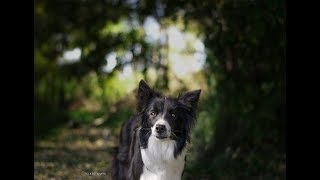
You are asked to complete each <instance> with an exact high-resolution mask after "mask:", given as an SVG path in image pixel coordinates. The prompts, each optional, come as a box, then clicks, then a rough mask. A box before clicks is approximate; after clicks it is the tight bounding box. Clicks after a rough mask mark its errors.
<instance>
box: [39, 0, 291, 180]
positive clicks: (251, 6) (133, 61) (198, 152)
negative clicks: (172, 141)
mask: <svg viewBox="0 0 320 180" xmlns="http://www.w3.org/2000/svg"><path fill="white" fill-rule="evenodd" d="M34 7H35V8H34V70H35V72H34V74H35V76H34V117H35V118H34V140H35V146H34V169H35V171H34V176H35V179H50V178H51V179H81V178H83V179H110V175H111V169H110V164H111V157H112V153H113V149H114V147H115V146H116V145H117V141H118V137H119V131H120V127H121V124H122V123H123V122H124V121H125V120H127V119H128V117H129V116H130V115H132V114H133V113H134V111H135V93H136V88H137V85H138V82H139V81H140V79H144V80H146V81H147V82H148V83H149V85H151V86H152V87H154V88H156V89H158V90H161V91H163V92H164V93H165V94H171V95H178V93H180V92H182V91H187V90H194V89H198V88H201V89H202V94H201V99H200V102H199V110H198V120H197V123H196V125H195V127H194V129H193V132H192V143H191V146H190V149H189V154H188V159H187V165H186V169H185V172H184V176H183V179H194V178H197V179H217V180H219V179H222V180H224V179H231V180H233V179H272V180H276V179H281V180H283V179H286V145H285V142H286V140H285V131H286V130H285V129H286V128H285V126H286V125H285V124H286V117H285V105H286V93H285V90H286V79H285V78H286V76H285V64H286V56H285V48H286V39H285V34H286V32H285V23H286V9H285V1H284V0H201V1H200V0H185V1H182V0H170V1H169V0H154V1H148V0H96V1H92V0H55V1H49V0H37V1H35V2H34ZM90 173H92V174H90Z"/></svg>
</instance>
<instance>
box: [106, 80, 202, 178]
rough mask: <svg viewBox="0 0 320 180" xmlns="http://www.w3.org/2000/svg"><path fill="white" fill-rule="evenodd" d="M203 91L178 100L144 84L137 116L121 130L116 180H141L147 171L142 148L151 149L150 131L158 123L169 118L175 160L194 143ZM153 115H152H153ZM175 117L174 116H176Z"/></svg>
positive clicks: (141, 84)
mask: <svg viewBox="0 0 320 180" xmlns="http://www.w3.org/2000/svg"><path fill="white" fill-rule="evenodd" d="M200 92H201V90H196V91H192V92H187V93H183V94H181V95H179V97H177V98H171V97H165V96H163V95H162V94H161V93H160V92H157V91H154V90H152V89H151V88H150V87H149V86H148V85H147V84H146V83H145V82H144V81H143V80H141V81H140V83H139V88H138V93H137V113H136V114H135V115H133V116H132V117H130V119H129V120H128V121H127V122H125V123H124V124H123V126H122V128H121V134H120V141H119V146H118V148H116V153H115V156H114V160H113V169H112V177H113V179H114V180H137V179H139V178H140V175H141V173H142V171H143V166H144V165H143V161H142V157H141V151H140V149H141V148H147V147H148V139H149V137H150V135H151V133H150V131H151V130H150V129H151V127H152V126H153V125H154V123H155V121H157V119H158V115H159V116H160V115H162V117H163V116H165V119H166V121H167V122H168V123H169V125H170V127H171V128H172V134H173V135H171V136H170V139H172V140H175V142H176V148H175V149H174V157H177V155H179V153H181V151H182V150H183V149H184V148H185V146H186V143H187V142H188V141H190V135H189V133H190V128H191V127H192V125H193V124H194V121H195V119H196V107H197V102H198V99H199V96H200ZM150 114H152V115H150ZM173 114H174V115H173Z"/></svg>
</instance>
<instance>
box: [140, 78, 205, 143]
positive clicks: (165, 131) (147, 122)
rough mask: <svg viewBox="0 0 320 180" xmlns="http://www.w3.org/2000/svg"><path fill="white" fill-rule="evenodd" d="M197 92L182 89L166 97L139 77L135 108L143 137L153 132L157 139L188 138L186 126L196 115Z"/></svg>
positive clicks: (188, 128)
mask: <svg viewBox="0 0 320 180" xmlns="http://www.w3.org/2000/svg"><path fill="white" fill-rule="evenodd" d="M200 92H201V90H195V91H190V92H185V93H182V94H180V95H179V96H178V97H176V98H173V97H166V96H163V95H162V94H161V93H159V92H156V91H154V90H152V89H151V88H150V87H149V86H148V85H147V84H146V82H144V81H143V80H141V81H140V83H139V88H138V94H137V100H138V104H137V111H138V113H139V114H140V115H141V132H142V135H143V136H144V137H143V138H145V136H147V137H149V136H155V137H156V138H158V139H159V140H163V139H173V140H177V141H181V142H182V141H186V140H188V139H189V132H190V128H191V127H192V125H193V123H194V121H195V119H196V109H197V103H198V100H199V96H200ZM143 132H145V133H143ZM142 145H144V144H143V143H142ZM145 145H146V144H145Z"/></svg>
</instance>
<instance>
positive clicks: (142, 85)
mask: <svg viewBox="0 0 320 180" xmlns="http://www.w3.org/2000/svg"><path fill="white" fill-rule="evenodd" d="M156 94H157V93H156V92H155V91H153V90H152V89H151V88H150V87H149V85H148V84H147V83H146V82H145V81H144V80H141V81H140V82H139V87H138V93H137V103H138V104H137V111H138V112H141V111H142V109H143V108H144V107H145V106H146V105H147V104H148V103H149V101H150V100H151V99H152V98H153V97H155V96H156Z"/></svg>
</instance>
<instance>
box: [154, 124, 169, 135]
mask: <svg viewBox="0 0 320 180" xmlns="http://www.w3.org/2000/svg"><path fill="white" fill-rule="evenodd" d="M166 130H167V128H166V126H165V125H161V124H157V125H156V132H157V133H163V132H165V131H166Z"/></svg>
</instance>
